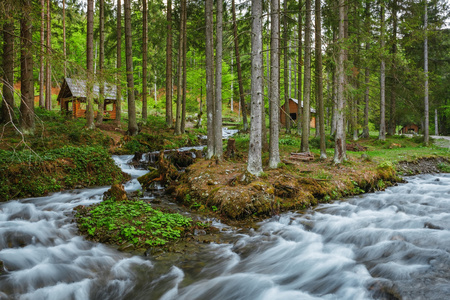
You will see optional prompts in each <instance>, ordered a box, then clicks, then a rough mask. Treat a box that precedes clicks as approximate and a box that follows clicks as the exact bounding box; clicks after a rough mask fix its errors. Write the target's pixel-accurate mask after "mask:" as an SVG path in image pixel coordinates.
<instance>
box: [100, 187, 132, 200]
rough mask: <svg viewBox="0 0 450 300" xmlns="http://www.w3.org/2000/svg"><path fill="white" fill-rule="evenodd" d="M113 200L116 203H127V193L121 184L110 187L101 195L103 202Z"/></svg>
mask: <svg viewBox="0 0 450 300" xmlns="http://www.w3.org/2000/svg"><path fill="white" fill-rule="evenodd" d="M108 199H115V200H116V201H127V200H128V197H127V192H125V188H124V186H123V185H122V184H120V183H116V184H113V185H112V186H111V188H110V189H109V190H107V191H106V192H105V193H104V194H103V200H108Z"/></svg>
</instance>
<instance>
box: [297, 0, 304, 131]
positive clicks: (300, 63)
mask: <svg viewBox="0 0 450 300" xmlns="http://www.w3.org/2000/svg"><path fill="white" fill-rule="evenodd" d="M302 6H303V1H301V0H300V2H299V12H298V65H297V68H298V71H297V72H298V87H297V93H298V96H297V99H298V106H297V133H298V134H301V133H302V122H301V120H302V118H301V116H302V114H303V110H302V101H303V99H302V86H303V81H302V66H303V60H302V59H303V58H302V47H303V43H302V31H303V13H302V12H303V7H302Z"/></svg>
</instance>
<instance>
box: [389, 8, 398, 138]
mask: <svg viewBox="0 0 450 300" xmlns="http://www.w3.org/2000/svg"><path fill="white" fill-rule="evenodd" d="M391 18H392V72H391V73H392V88H391V105H390V107H389V126H388V134H389V135H394V134H395V127H396V120H395V115H396V111H395V110H396V96H397V95H396V88H397V87H396V84H397V72H396V69H397V65H396V61H397V1H396V0H393V1H392V16H391Z"/></svg>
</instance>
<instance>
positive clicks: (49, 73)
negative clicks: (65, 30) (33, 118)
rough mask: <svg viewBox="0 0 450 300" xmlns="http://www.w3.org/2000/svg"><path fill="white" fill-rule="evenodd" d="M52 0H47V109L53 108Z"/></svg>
mask: <svg viewBox="0 0 450 300" xmlns="http://www.w3.org/2000/svg"><path fill="white" fill-rule="evenodd" d="M51 24H52V20H51V2H50V0H47V64H46V90H45V108H46V109H47V110H52V71H51V68H52V67H51V64H50V56H51V53H52V52H51V47H52V45H51V34H52V28H51Z"/></svg>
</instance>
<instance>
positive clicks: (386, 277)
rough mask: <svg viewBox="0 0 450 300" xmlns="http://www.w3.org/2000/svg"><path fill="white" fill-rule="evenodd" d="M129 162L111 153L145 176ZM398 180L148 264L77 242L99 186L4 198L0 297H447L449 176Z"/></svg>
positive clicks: (98, 198)
mask: <svg viewBox="0 0 450 300" xmlns="http://www.w3.org/2000/svg"><path fill="white" fill-rule="evenodd" d="M131 158H132V156H121V157H114V159H115V161H116V163H117V164H118V165H120V166H121V167H122V169H123V170H124V171H126V172H128V173H130V174H132V176H133V177H134V178H135V177H137V176H139V175H142V174H144V173H145V171H142V170H135V169H133V168H132V167H130V166H129V165H127V164H126V162H127V161H128V160H130V159H131ZM408 181H409V183H407V184H402V185H399V186H397V187H393V188H389V189H388V190H386V191H385V192H378V193H374V194H368V195H364V196H361V197H355V198H351V199H348V200H347V201H338V202H335V203H333V204H327V205H320V206H318V207H317V208H316V209H314V210H311V211H308V212H307V213H306V214H295V213H287V214H283V215H281V216H276V217H273V218H271V219H269V220H267V221H265V222H263V223H262V224H261V227H260V228H259V229H258V230H256V231H255V230H247V231H232V230H230V228H227V227H226V226H225V227H223V228H222V229H223V230H224V232H225V233H224V234H223V236H222V242H224V243H223V244H216V243H213V244H201V245H198V246H195V248H192V249H190V248H187V249H188V250H186V253H181V254H180V253H166V254H158V255H156V254H155V255H153V256H152V255H150V256H148V257H143V256H132V255H131V254H127V253H122V252H119V251H117V250H115V249H114V248H112V247H109V246H106V245H102V244H97V243H92V242H89V241H86V240H85V239H84V238H83V237H81V236H77V230H76V226H75V224H74V223H72V220H73V217H72V214H73V212H72V210H73V208H74V207H76V206H78V205H91V204H94V203H97V202H99V201H101V197H102V194H103V192H105V191H106V190H107V187H101V188H94V189H84V190H77V191H68V192H60V193H55V194H53V195H50V196H48V197H41V198H33V199H22V200H16V201H9V202H5V203H2V204H1V205H0V261H2V262H3V268H4V270H1V269H0V274H1V275H0V299H159V298H161V299H392V298H393V297H394V296H397V297H399V298H400V297H402V298H403V299H446V298H447V297H448V295H449V294H450V272H449V271H448V270H449V269H450V255H449V252H450V175H423V176H417V177H411V178H408ZM139 187H140V186H139V183H138V182H137V181H136V180H135V179H134V180H132V181H130V182H129V183H128V184H127V185H126V189H127V190H128V191H133V190H136V189H138V188H139ZM216 225H217V226H219V224H216ZM389 297H391V298H389Z"/></svg>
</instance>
